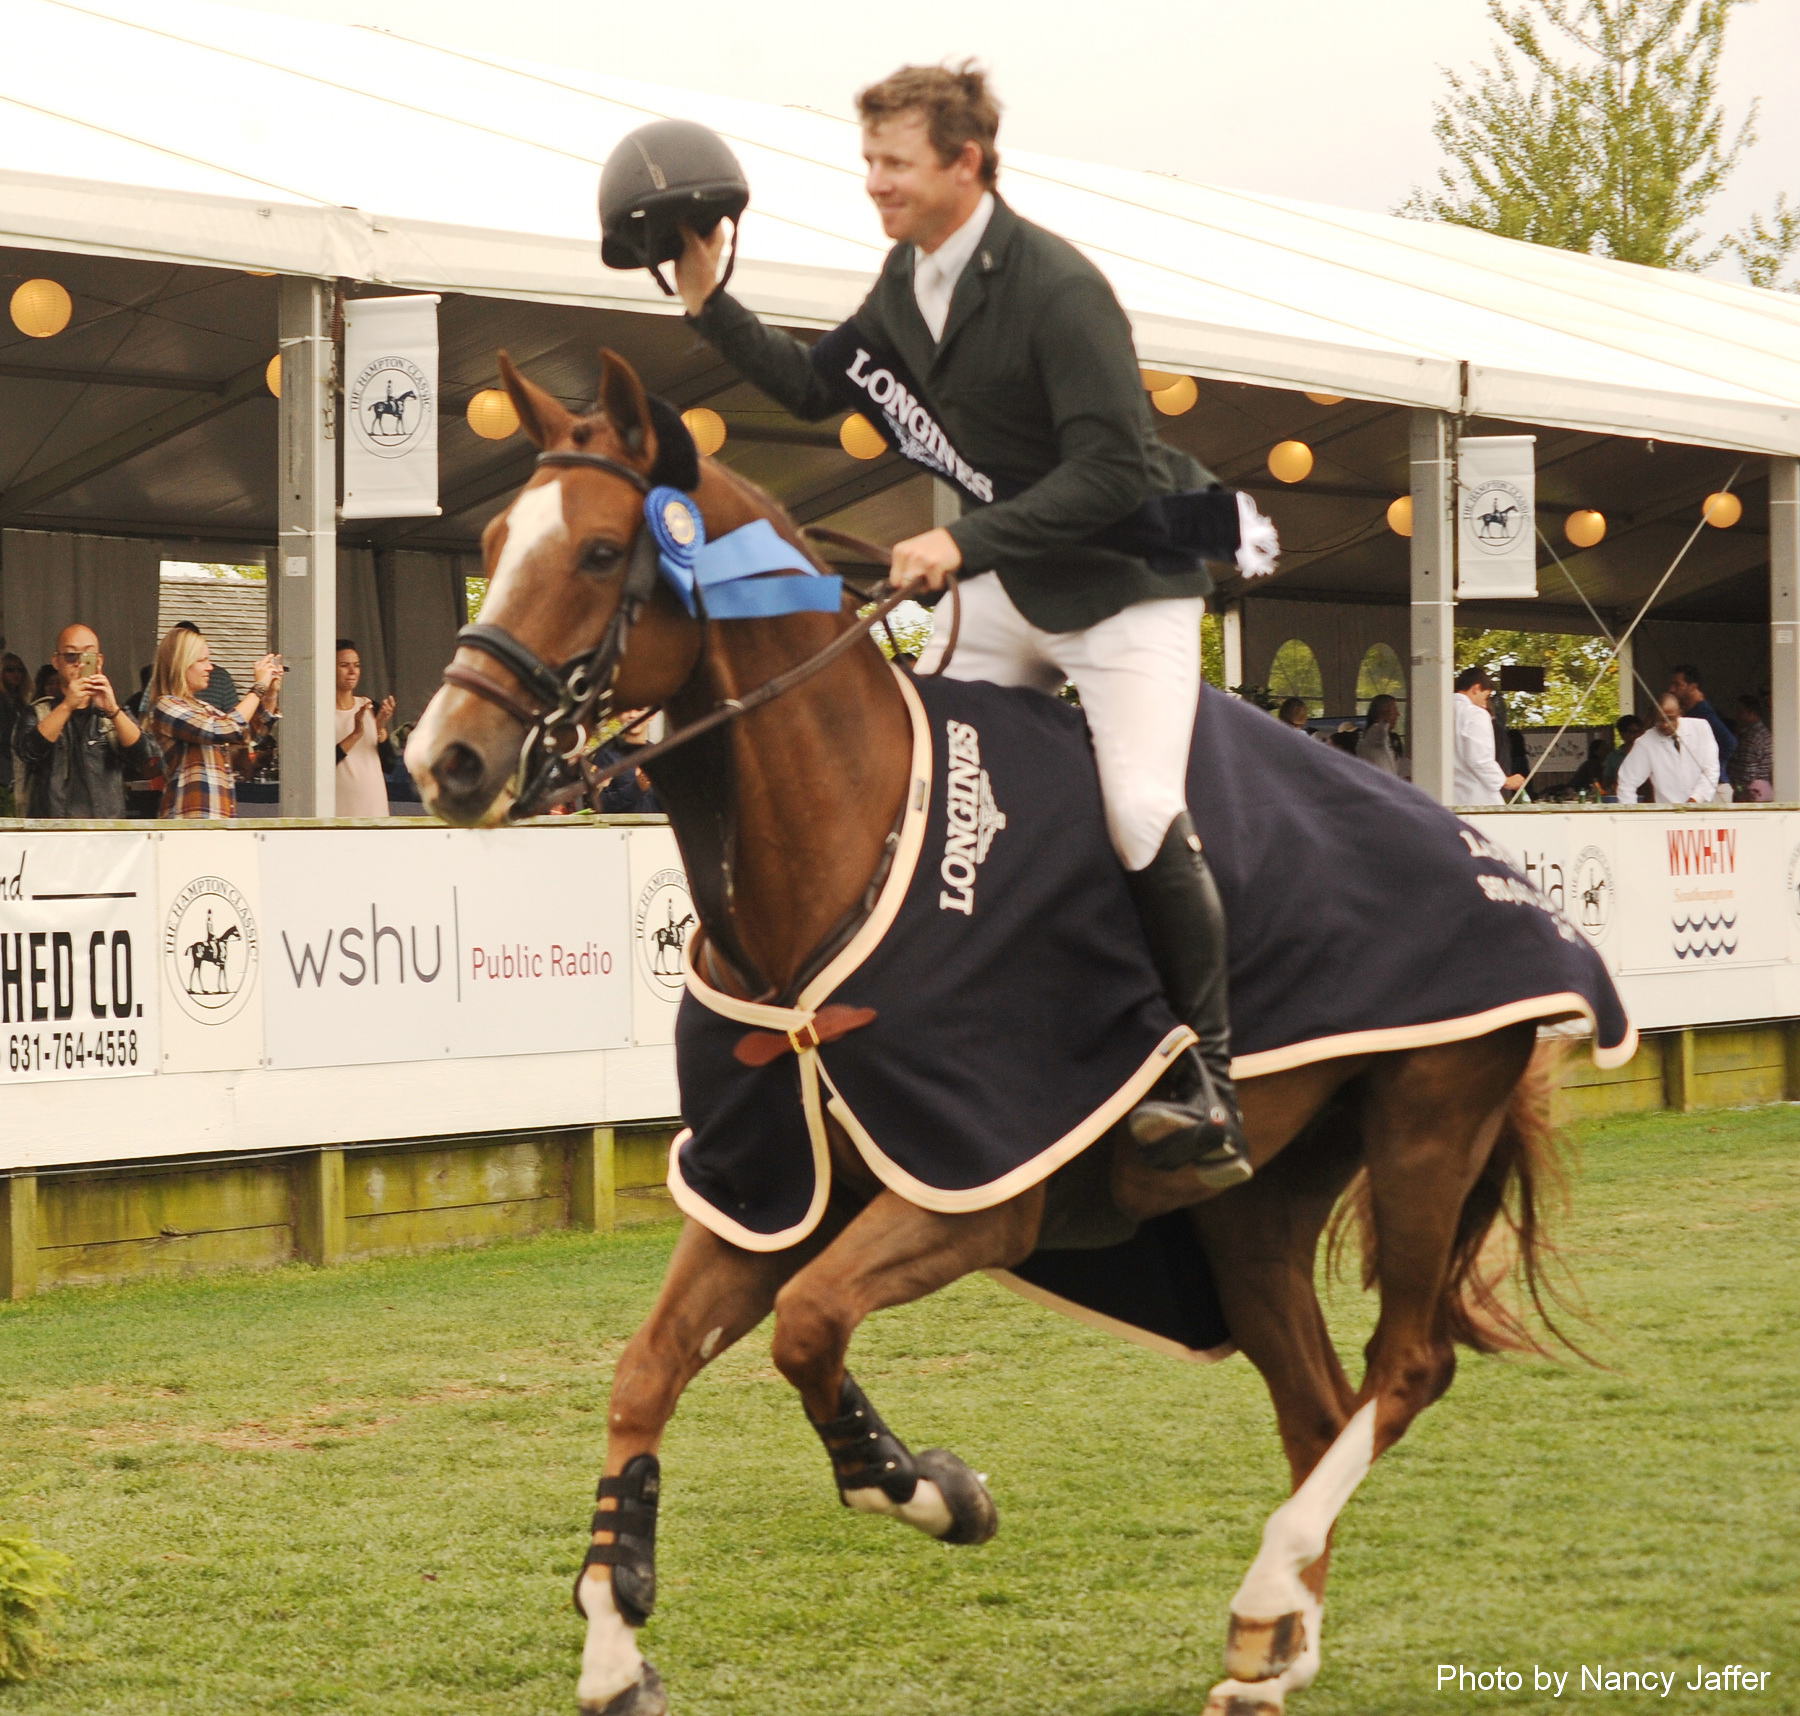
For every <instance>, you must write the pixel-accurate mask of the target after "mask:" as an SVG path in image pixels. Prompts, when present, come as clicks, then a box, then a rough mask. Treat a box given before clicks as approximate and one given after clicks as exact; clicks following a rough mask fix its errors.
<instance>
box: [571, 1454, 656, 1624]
mask: <svg viewBox="0 0 1800 1716" xmlns="http://www.w3.org/2000/svg"><path fill="white" fill-rule="evenodd" d="M661 1494H662V1466H661V1465H660V1463H659V1462H658V1461H657V1458H656V1456H655V1455H654V1454H634V1455H633V1456H632V1457H631V1458H630V1459H629V1460H627V1461H626V1462H625V1469H624V1470H623V1471H622V1472H620V1473H619V1475H618V1476H617V1477H616V1478H602V1479H601V1480H600V1484H599V1487H598V1488H597V1489H596V1490H595V1491H594V1499H595V1500H596V1501H612V1502H615V1503H617V1506H616V1507H613V1508H610V1509H608V1508H596V1509H595V1510H594V1523H593V1525H592V1526H591V1527H590V1528H589V1529H590V1530H592V1531H610V1532H611V1533H612V1538H613V1540H612V1542H611V1543H589V1545H588V1552H587V1558H586V1559H585V1560H584V1561H583V1562H582V1564H581V1573H577V1574H576V1575H575V1607H576V1608H577V1609H580V1608H581V1577H582V1573H585V1572H586V1571H587V1570H588V1568H590V1567H610V1568H611V1569H612V1588H613V1601H614V1602H615V1603H616V1604H617V1605H618V1608H619V1613H620V1614H621V1615H622V1616H623V1617H624V1619H625V1622H626V1624H627V1625H628V1626H633V1627H641V1626H642V1625H643V1624H644V1622H645V1621H647V1620H648V1619H649V1618H650V1611H651V1610H652V1609H654V1608H655V1607H656V1506H657V1502H658V1500H659V1499H660V1498H661Z"/></svg>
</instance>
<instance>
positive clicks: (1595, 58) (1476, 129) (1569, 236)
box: [1395, 0, 1800, 289]
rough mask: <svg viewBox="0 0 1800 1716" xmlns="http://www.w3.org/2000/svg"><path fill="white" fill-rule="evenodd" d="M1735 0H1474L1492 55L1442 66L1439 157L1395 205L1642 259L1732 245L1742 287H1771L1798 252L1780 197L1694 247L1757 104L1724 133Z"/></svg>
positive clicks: (1693, 254)
mask: <svg viewBox="0 0 1800 1716" xmlns="http://www.w3.org/2000/svg"><path fill="white" fill-rule="evenodd" d="M1750 3H1752V0H1519V4H1517V5H1514V6H1508V5H1506V4H1505V3H1504V0H1487V10H1488V16H1489V17H1490V18H1491V19H1492V20H1493V21H1494V23H1495V24H1497V25H1498V26H1499V27H1500V31H1501V34H1502V38H1503V39H1502V40H1501V41H1500V42H1499V43H1497V44H1496V45H1495V63H1494V65H1492V66H1490V67H1478V68H1476V69H1475V71H1474V73H1473V75H1472V76H1471V77H1467V78H1465V77H1462V76H1459V75H1458V74H1457V73H1455V72H1452V71H1448V70H1446V72H1445V77H1446V78H1447V79H1448V81H1449V85H1450V94H1449V96H1448V97H1447V98H1446V99H1445V100H1443V101H1440V102H1438V103H1436V104H1435V108H1436V114H1437V117H1436V119H1435V120H1434V122H1433V124H1432V133H1433V135H1434V136H1435V137H1436V138H1437V140H1438V142H1439V144H1440V145H1441V146H1442V148H1443V150H1444V153H1445V154H1446V155H1447V156H1448V157H1449V165H1447V166H1444V167H1441V168H1439V170H1438V188H1437V189H1436V190H1435V191H1433V192H1430V193H1427V192H1426V191H1425V190H1424V189H1422V188H1420V187H1417V186H1415V187H1414V189H1413V193H1412V195H1411V196H1410V197H1409V198H1408V199H1407V201H1406V202H1405V203H1403V204H1402V205H1401V206H1400V208H1399V209H1398V210H1396V211H1395V212H1396V213H1399V214H1403V215H1409V216H1411V217H1413V218H1415V219H1419V220H1438V221H1447V222H1450V223H1452V224H1453V225H1457V226H1472V227H1478V228H1480V229H1481V230H1482V231H1484V232H1495V233H1499V234H1501V235H1502V236H1504V237H1507V238H1521V239H1526V240H1529V241H1530V242H1531V243H1533V244H1547V245H1552V246H1554V247H1556V248H1557V249H1561V250H1578V251H1581V252H1583V253H1585V254H1588V255H1593V256H1609V257H1615V258H1617V259H1618V260H1620V261H1623V262H1641V263H1646V264H1648V265H1650V266H1651V267H1655V268H1680V269H1686V270H1691V271H1698V270H1700V269H1704V268H1708V267H1710V266H1711V265H1712V264H1713V263H1715V262H1716V261H1718V260H1719V258H1720V257H1721V256H1722V255H1724V254H1726V253H1727V252H1731V253H1734V254H1736V255H1737V257H1738V260H1739V263H1740V266H1741V267H1742V268H1743V270H1744V272H1745V274H1746V275H1747V276H1748V277H1749V278H1750V279H1751V280H1752V282H1753V283H1755V284H1757V285H1765V286H1772V285H1775V284H1777V283H1778V281H1779V279H1780V275H1781V273H1782V271H1783V269H1784V268H1785V267H1786V266H1787V263H1788V262H1789V260H1790V259H1791V258H1792V257H1793V256H1794V254H1795V253H1796V251H1800V210H1794V209H1790V208H1789V206H1788V204H1787V202H1786V199H1785V198H1783V199H1781V200H1780V201H1778V202H1777V204H1776V207H1775V210H1774V212H1773V213H1772V214H1771V215H1770V216H1769V217H1768V218H1767V219H1766V220H1765V218H1764V217H1763V216H1761V215H1758V216H1754V217H1752V219H1751V221H1750V223H1749V225H1748V226H1746V227H1745V228H1744V229H1743V230H1742V231H1741V232H1738V233H1735V234H1733V235H1731V236H1730V237H1728V238H1724V239H1719V240H1717V241H1714V242H1712V243H1710V244H1709V243H1708V241H1707V239H1706V238H1705V236H1704V229H1703V222H1704V220H1705V217H1706V213H1707V210H1708V209H1709V208H1710V207H1711V205H1712V202H1713V200H1714V198H1715V197H1716V196H1717V195H1718V193H1719V191H1720V190H1721V189H1722V188H1723V186H1724V184H1725V181H1726V179H1727V178H1728V177H1729V176H1730V174H1731V172H1732V170H1733V169H1734V168H1735V167H1736V166H1737V163H1738V161H1739V159H1740V157H1741V156H1742V155H1743V153H1744V151H1745V150H1746V149H1748V148H1749V147H1750V146H1751V145H1752V144H1753V143H1754V142H1755V140H1756V104H1755V103H1754V102H1753V103H1752V104H1751V106H1750V110H1749V112H1748V113H1746V114H1745V116H1744V119H1743V122H1742V123H1741V124H1740V125H1739V126H1738V127H1737V129H1736V130H1735V131H1731V130H1730V129H1729V127H1728V123H1727V118H1726V113H1725V106H1724V103H1723V102H1722V101H1721V100H1720V99H1719V60H1720V56H1721V54H1722V53H1723V51H1724V47H1725V34H1726V30H1727V27H1728V26H1729V24H1730V21H1731V13H1732V8H1733V7H1735V6H1740V5H1746V4H1750ZM1559 38H1560V41H1559ZM1559 46H1560V47H1565V48H1566V47H1568V46H1572V47H1573V48H1574V49H1575V50H1576V52H1575V53H1574V54H1573V56H1572V57H1569V58H1559V57H1558V53H1557V49H1558V48H1559ZM1797 289H1800V288H1797Z"/></svg>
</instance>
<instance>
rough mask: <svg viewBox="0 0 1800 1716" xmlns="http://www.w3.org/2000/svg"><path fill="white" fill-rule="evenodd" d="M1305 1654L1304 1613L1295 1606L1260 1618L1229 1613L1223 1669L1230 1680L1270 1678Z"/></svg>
mask: <svg viewBox="0 0 1800 1716" xmlns="http://www.w3.org/2000/svg"><path fill="white" fill-rule="evenodd" d="M1305 1654H1306V1616H1305V1615H1304V1614H1302V1613H1301V1612H1300V1611H1299V1610H1297V1609H1296V1610H1294V1611H1292V1612H1291V1613H1289V1614H1285V1615H1278V1616H1276V1618H1275V1619H1274V1620H1272V1621H1261V1620H1256V1619H1253V1618H1251V1617H1249V1616H1245V1615H1233V1616H1232V1617H1231V1629H1230V1631H1229V1632H1228V1633H1227V1634H1226V1636H1225V1672H1226V1673H1227V1674H1228V1675H1230V1676H1231V1678H1232V1679H1233V1680H1248V1681H1257V1680H1273V1679H1274V1678H1275V1676H1276V1675H1278V1674H1286V1673H1287V1671H1288V1670H1289V1669H1290V1668H1292V1667H1293V1666H1294V1664H1295V1663H1297V1662H1298V1661H1299V1660H1300V1658H1301V1657H1302V1656H1304V1655H1305Z"/></svg>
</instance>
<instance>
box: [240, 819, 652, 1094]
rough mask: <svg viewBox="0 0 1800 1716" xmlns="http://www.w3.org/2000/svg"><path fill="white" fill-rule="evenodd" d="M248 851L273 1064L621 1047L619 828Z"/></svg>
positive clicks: (372, 833) (347, 837) (624, 997)
mask: <svg viewBox="0 0 1800 1716" xmlns="http://www.w3.org/2000/svg"><path fill="white" fill-rule="evenodd" d="M256 838H257V839H258V841H259V843H260V845H261V851H262V898H263V907H264V912H265V916H266V919H267V929H266V938H267V949H268V952H267V956H266V961H265V963H266V967H267V970H266V976H265V980H264V981H265V1002H264V1009H265V1019H266V1024H265V1045H266V1046H265V1054H266V1056H267V1060H268V1064H269V1065H270V1066H272V1067H304V1066H353V1065H356V1064H359V1063H363V1062H373V1061H421V1060H433V1059H441V1058H443V1057H445V1056H456V1057H468V1056H478V1055H520V1054H555V1053H558V1052H562V1051H566V1050H574V1049H609V1048H622V1047H625V1046H626V1045H628V1044H629V1043H630V1041H631V999H632V989H631V975H630V971H629V963H630V959H631V947H630V912H629V905H628V900H627V874H626V835H625V833H624V831H623V830H596V831H594V832H593V833H592V834H589V835H587V836H586V837H577V838H570V836H569V835H568V834H565V833H563V832H562V831H560V830H556V829H510V830H495V831H491V832H474V833H455V832H452V831H450V830H448V829H443V828H436V827H425V828H420V829H417V830H411V829H395V830H387V829H330V830H323V829H322V830H300V829H296V830H291V831H288V830H271V831H270V832H268V833H266V834H262V835H259V836H257V837H256Z"/></svg>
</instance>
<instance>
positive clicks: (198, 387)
mask: <svg viewBox="0 0 1800 1716" xmlns="http://www.w3.org/2000/svg"><path fill="white" fill-rule="evenodd" d="M0 376H5V377H6V378H7V379H8V380H9V381H61V382H77V383H79V384H80V385H81V386H83V387H136V388H153V389H159V390H161V391H163V392H166V393H217V392H218V391H219V389H220V388H221V387H226V386H229V385H230V382H229V378H227V380H226V381H208V380H206V379H205V378H204V377H195V376H191V375H147V374H143V373H140V372H138V371H136V370H121V369H57V368H53V367H51V366H50V365H48V364H38V363H0Z"/></svg>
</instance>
